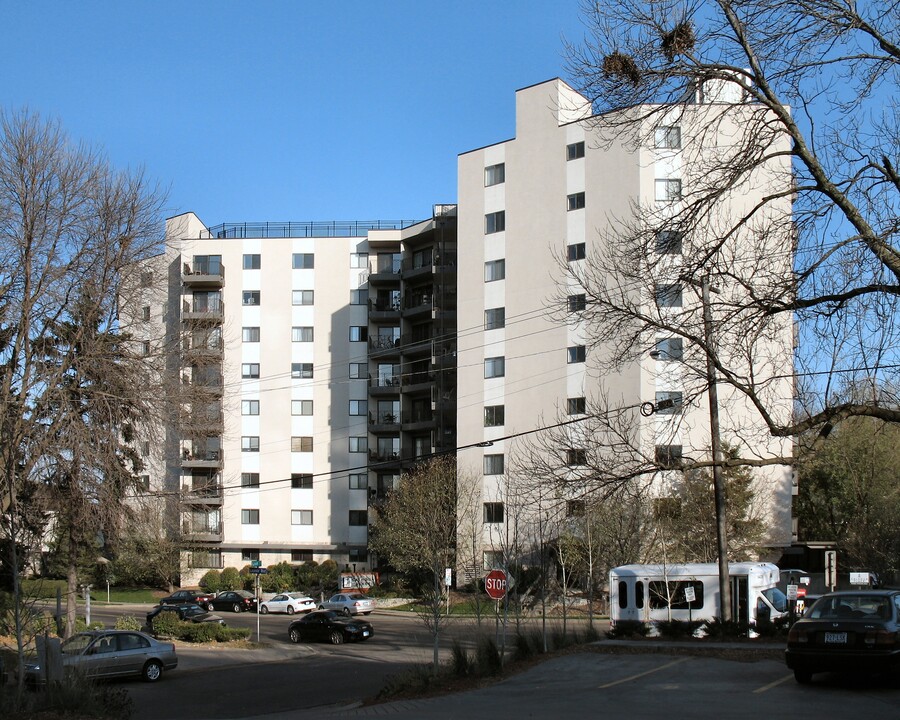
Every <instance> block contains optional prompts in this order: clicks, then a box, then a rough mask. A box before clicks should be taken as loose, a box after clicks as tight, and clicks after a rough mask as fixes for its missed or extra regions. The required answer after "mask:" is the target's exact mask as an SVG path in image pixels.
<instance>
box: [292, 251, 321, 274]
mask: <svg viewBox="0 0 900 720" xmlns="http://www.w3.org/2000/svg"><path fill="white" fill-rule="evenodd" d="M315 266H316V261H315V255H313V254H312V253H294V254H293V256H292V257H291V267H292V268H293V269H294V270H312V269H313V268H314V267H315Z"/></svg>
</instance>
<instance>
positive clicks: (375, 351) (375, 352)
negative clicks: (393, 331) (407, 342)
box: [369, 335, 401, 356]
mask: <svg viewBox="0 0 900 720" xmlns="http://www.w3.org/2000/svg"><path fill="white" fill-rule="evenodd" d="M400 343H401V339H400V336H399V335H375V336H374V337H370V338H369V354H370V355H372V356H386V355H399V353H400Z"/></svg>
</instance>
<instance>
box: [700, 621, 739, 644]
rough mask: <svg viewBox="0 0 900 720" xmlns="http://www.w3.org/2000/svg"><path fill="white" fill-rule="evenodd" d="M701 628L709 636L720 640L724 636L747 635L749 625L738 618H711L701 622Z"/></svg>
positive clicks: (724, 637) (737, 636)
mask: <svg viewBox="0 0 900 720" xmlns="http://www.w3.org/2000/svg"><path fill="white" fill-rule="evenodd" d="M703 629H704V631H705V632H706V634H707V635H708V636H709V637H712V638H718V639H720V640H722V639H726V638H739V637H747V634H748V633H749V631H750V626H749V625H748V624H747V623H745V622H742V621H740V620H721V619H719V618H713V619H712V620H707V621H706V622H705V623H703Z"/></svg>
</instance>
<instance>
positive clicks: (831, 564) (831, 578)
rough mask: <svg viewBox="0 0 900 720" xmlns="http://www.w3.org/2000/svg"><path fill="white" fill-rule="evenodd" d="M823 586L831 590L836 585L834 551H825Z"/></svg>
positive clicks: (835, 556)
mask: <svg viewBox="0 0 900 720" xmlns="http://www.w3.org/2000/svg"><path fill="white" fill-rule="evenodd" d="M825 585H826V586H827V587H828V588H830V589H831V590H834V586H835V585H837V552H835V551H834V550H826V551H825Z"/></svg>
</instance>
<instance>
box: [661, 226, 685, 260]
mask: <svg viewBox="0 0 900 720" xmlns="http://www.w3.org/2000/svg"><path fill="white" fill-rule="evenodd" d="M683 239H684V233H680V232H678V231H677V230H660V231H659V232H658V233H656V252H657V253H659V254H660V255H681V245H682V240H683Z"/></svg>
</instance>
